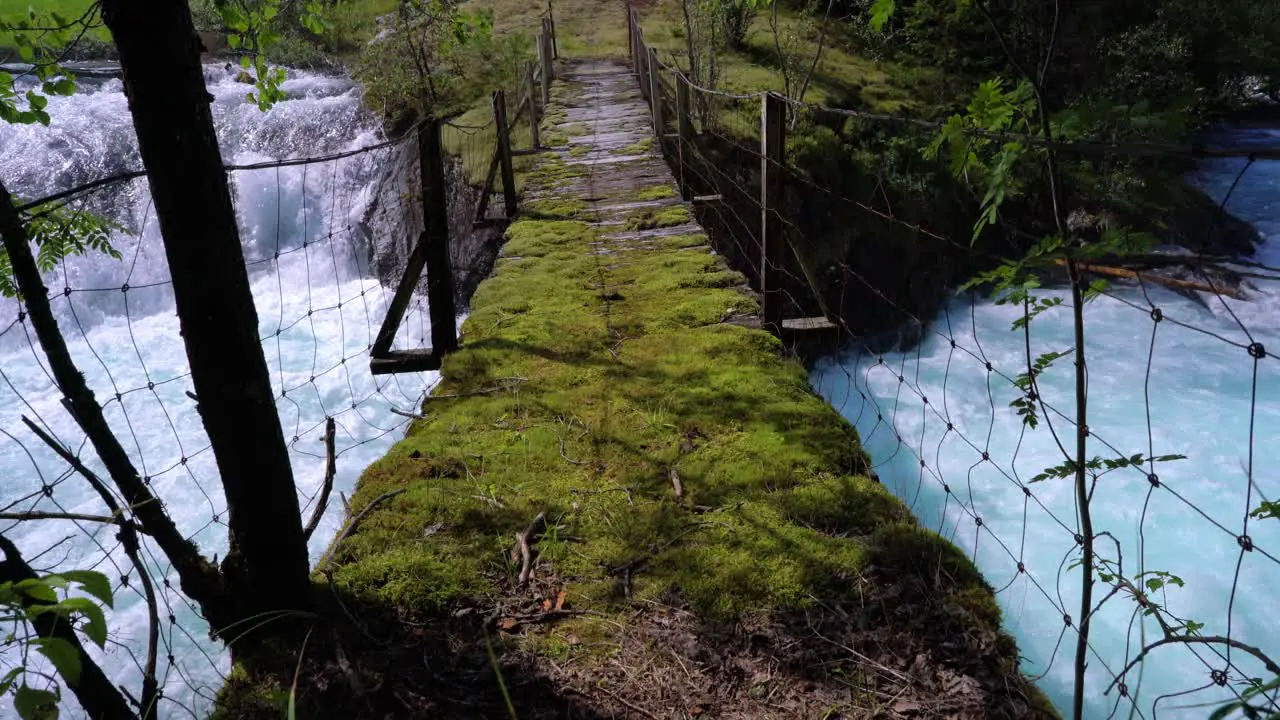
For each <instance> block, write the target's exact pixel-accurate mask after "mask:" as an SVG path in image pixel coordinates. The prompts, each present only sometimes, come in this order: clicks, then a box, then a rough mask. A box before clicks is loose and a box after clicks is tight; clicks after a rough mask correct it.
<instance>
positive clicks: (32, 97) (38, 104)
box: [27, 90, 49, 110]
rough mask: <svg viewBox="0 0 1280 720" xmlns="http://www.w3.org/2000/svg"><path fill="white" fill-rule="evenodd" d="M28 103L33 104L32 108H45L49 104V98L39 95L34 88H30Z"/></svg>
mask: <svg viewBox="0 0 1280 720" xmlns="http://www.w3.org/2000/svg"><path fill="white" fill-rule="evenodd" d="M27 103H28V104H30V105H31V109H32V110H43V109H44V108H45V106H46V105H48V104H49V98H47V97H45V96H43V95H38V94H37V93H36V92H35V91H34V90H28V91H27Z"/></svg>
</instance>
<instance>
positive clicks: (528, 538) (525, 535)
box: [512, 512, 547, 585]
mask: <svg viewBox="0 0 1280 720" xmlns="http://www.w3.org/2000/svg"><path fill="white" fill-rule="evenodd" d="M546 527H547V514H546V513H545V512H540V513H538V516H537V517H535V518H534V519H533V522H531V523H529V527H527V528H525V529H524V532H522V533H518V534H516V547H517V548H518V549H519V551H520V558H521V567H520V578H519V580H518V582H517V583H516V584H517V585H524V584H525V583H527V582H529V574H530V573H532V572H533V550H532V548H530V547H529V545H530V543H532V542H533V536H534V535H537V534H538V533H541V532H542V531H543V530H545V529H546ZM512 554H514V553H512Z"/></svg>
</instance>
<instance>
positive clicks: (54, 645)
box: [31, 637, 81, 685]
mask: <svg viewBox="0 0 1280 720" xmlns="http://www.w3.org/2000/svg"><path fill="white" fill-rule="evenodd" d="M31 643H32V644H33V645H35V646H36V650H37V651H39V653H40V654H41V655H44V656H45V657H47V658H49V662H51V663H53V666H54V667H55V668H57V670H58V674H59V675H61V676H62V679H64V680H66V681H67V684H68V685H77V684H79V682H80V669H81V668H80V653H79V652H77V651H76V648H75V647H74V646H73V645H72V644H71V643H69V642H67V641H66V640H63V639H62V638H58V637H46V638H37V639H35V640H32V641H31Z"/></svg>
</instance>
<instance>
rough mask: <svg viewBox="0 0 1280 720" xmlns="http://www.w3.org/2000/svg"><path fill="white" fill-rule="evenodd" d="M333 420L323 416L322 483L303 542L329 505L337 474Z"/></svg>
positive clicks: (303, 530)
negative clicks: (323, 456) (323, 461)
mask: <svg viewBox="0 0 1280 720" xmlns="http://www.w3.org/2000/svg"><path fill="white" fill-rule="evenodd" d="M333 435H334V422H333V418H331V417H329V418H325V421H324V454H325V458H326V460H325V466H324V485H323V486H322V487H321V488H320V499H319V500H318V501H316V509H315V510H314V511H313V512H312V513H311V519H310V520H308V521H307V525H306V527H304V528H303V529H302V540H303V541H304V542H306V541H308V540H310V539H311V534H312V533H314V532H315V531H316V526H317V525H319V524H320V518H321V517H323V516H324V511H325V510H326V509H328V507H329V493H331V492H333V476H334V475H337V474H338V461H337V458H336V456H335V454H334V452H333V446H334V442H333V440H334V438H333Z"/></svg>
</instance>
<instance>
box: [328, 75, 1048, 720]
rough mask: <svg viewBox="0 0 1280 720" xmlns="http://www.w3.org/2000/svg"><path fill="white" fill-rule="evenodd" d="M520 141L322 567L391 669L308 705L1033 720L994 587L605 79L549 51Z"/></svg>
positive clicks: (635, 103) (349, 673) (629, 83)
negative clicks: (355, 523) (771, 328)
mask: <svg viewBox="0 0 1280 720" xmlns="http://www.w3.org/2000/svg"><path fill="white" fill-rule="evenodd" d="M543 137H544V138H545V140H546V142H547V143H548V144H549V145H552V146H553V150H552V151H550V152H546V153H544V154H542V155H540V156H538V157H537V158H536V162H535V165H534V167H533V169H532V170H531V171H530V172H529V173H528V174H527V175H526V176H525V178H524V185H525V204H524V208H523V213H522V216H521V217H520V218H519V219H518V221H517V222H515V223H514V224H513V225H512V226H511V227H510V229H509V231H508V233H507V240H506V244H505V246H504V248H503V250H502V254H501V257H500V259H499V260H498V262H497V267H496V270H495V272H494V274H493V275H492V277H490V278H489V279H487V280H486V281H485V282H484V283H483V284H481V286H480V287H479V290H478V291H477V293H476V295H475V298H474V301H473V303H472V310H471V315H470V317H469V318H468V319H467V321H466V324H465V326H464V328H463V344H462V348H461V349H460V350H459V351H457V352H456V353H454V354H452V355H451V356H449V357H448V358H447V359H446V361H445V363H444V367H443V370H442V375H443V381H442V383H441V385H440V386H439V387H438V388H437V389H436V392H435V394H434V395H433V396H432V397H431V398H429V399H428V400H427V401H426V403H425V404H424V407H423V408H422V413H423V419H421V420H419V421H416V422H415V423H414V424H413V427H412V429H411V430H410V431H409V433H408V436H407V437H406V438H405V439H404V440H403V441H402V442H400V443H399V444H398V445H396V446H395V448H394V449H393V450H392V451H391V452H390V453H389V454H388V455H387V456H386V457H385V458H383V459H382V460H380V461H379V462H377V463H375V464H374V465H373V466H371V467H370V468H369V469H368V471H367V472H366V473H365V474H364V476H363V478H362V479H361V481H360V484H359V487H358V489H357V492H356V494H355V496H354V497H353V498H352V500H351V507H352V509H353V510H359V509H360V508H363V507H365V506H366V505H368V504H369V503H370V502H372V501H374V500H375V499H376V498H380V497H381V496H384V495H385V494H387V493H389V492H395V491H400V492H399V494H397V495H395V496H394V497H391V498H389V499H386V500H385V501H383V502H380V503H379V504H378V505H377V506H376V507H375V508H373V509H372V511H371V512H369V514H368V515H367V516H365V517H364V518H363V519H362V520H361V522H360V525H359V528H358V530H357V531H356V532H355V533H353V534H352V535H351V536H349V537H348V538H346V539H345V540H344V541H343V543H342V545H341V546H340V547H339V548H337V551H336V554H335V558H334V564H333V565H332V566H331V567H332V570H331V573H330V574H328V575H327V582H328V583H330V584H331V585H330V586H331V588H332V589H333V591H334V592H333V595H334V596H335V597H339V598H342V599H343V603H342V604H343V609H344V611H346V612H348V613H350V614H351V615H352V616H356V617H360V618H362V620H361V622H362V623H366V622H367V623H368V624H369V625H370V626H371V627H370V628H364V627H362V629H361V630H360V632H359V633H357V632H348V633H346V634H345V635H341V634H340V639H339V640H338V641H337V647H338V652H337V656H338V657H340V658H341V657H343V653H342V647H343V645H342V643H343V642H347V643H350V644H351V646H350V647H348V650H347V653H348V655H350V654H353V653H355V652H363V653H365V656H366V657H367V655H368V653H370V652H374V651H372V650H369V649H368V648H369V647H370V646H369V643H370V640H369V639H368V638H373V637H375V636H377V637H379V638H382V637H383V636H384V635H386V634H389V635H392V636H395V637H393V641H394V642H393V641H388V642H392V644H393V645H394V647H395V648H396V649H395V650H394V651H391V650H387V651H385V653H384V654H385V655H387V657H389V658H392V659H390V660H386V661H385V662H383V664H382V665H378V667H381V668H382V670H381V672H382V673H383V674H382V675H381V676H377V677H381V679H380V680H377V681H376V682H375V680H371V679H369V678H370V673H373V671H366V670H365V669H362V666H361V665H360V664H359V663H348V666H350V665H353V664H354V665H355V669H354V670H352V669H351V668H350V667H347V668H342V667H341V666H342V662H337V664H336V665H335V667H339V668H340V670H334V671H333V672H332V674H331V675H332V677H331V682H332V685H333V688H336V689H335V690H331V691H328V693H327V696H328V697H345V696H343V695H341V693H342V692H346V693H348V694H352V693H354V695H353V696H354V697H356V698H357V699H356V700H351V701H345V700H344V701H343V702H342V703H339V704H338V705H329V706H322V705H318V704H312V703H306V704H311V705H312V707H316V708H317V710H318V711H320V712H322V713H325V712H328V713H332V712H334V711H336V709H337V708H338V707H339V705H340V706H341V707H343V708H344V709H345V710H344V711H353V712H355V713H356V714H361V713H362V712H363V711H362V710H361V708H363V707H369V708H373V707H375V706H376V707H378V708H380V709H382V710H386V709H387V708H391V709H392V711H393V712H395V708H396V707H398V706H397V705H396V703H397V702H399V703H402V704H403V707H404V708H406V709H405V710H404V713H405V714H404V716H423V717H507V716H508V714H509V709H508V707H507V700H506V699H505V697H504V696H505V695H507V694H509V695H510V697H511V706H513V708H514V712H515V714H516V716H517V717H519V718H537V717H557V718H559V717H648V718H687V717H717V718H770V717H778V718H782V717H788V718H791V717H813V718H819V717H823V718H833V717H864V716H884V717H898V716H903V717H912V716H914V717H940V716H947V717H972V718H979V717H982V718H986V717H1019V718H1021V717H1035V716H1036V715H1037V713H1038V711H1037V710H1035V709H1034V708H1036V707H1039V700H1037V699H1036V698H1037V696H1036V694H1035V692H1034V690H1033V689H1031V688H1030V686H1029V685H1028V684H1027V683H1026V682H1025V681H1024V680H1023V679H1022V677H1021V675H1020V674H1019V673H1018V671H1017V668H1016V657H1017V654H1016V649H1015V648H1014V646H1013V643H1012V642H1011V641H1010V640H1009V639H1008V638H1007V637H1006V636H1005V635H1003V634H1002V633H1001V631H1000V628H999V611H998V610H997V608H996V605H995V603H994V600H993V597H992V593H991V590H990V588H989V587H987V585H986V584H985V583H984V582H983V581H982V579H981V578H980V577H979V575H978V573H977V572H976V571H975V570H974V568H973V566H972V565H971V564H970V563H969V562H968V561H967V560H966V559H964V557H963V556H962V554H961V553H959V552H958V551H957V550H956V549H955V548H954V547H953V546H951V545H950V544H948V543H947V542H946V541H944V540H941V539H940V538H939V537H938V536H936V535H935V534H933V533H931V532H929V531H927V530H924V529H921V528H920V527H918V526H917V524H916V523H915V521H914V520H913V519H912V517H911V515H910V513H909V512H908V511H907V510H906V508H905V507H904V506H903V505H902V504H901V503H900V502H899V501H898V500H897V499H895V498H894V497H892V496H891V495H890V494H889V493H887V492H886V491H884V490H883V489H882V488H881V487H880V486H879V485H878V484H877V483H876V482H874V481H873V480H870V479H868V478H867V477H866V473H867V458H866V456H865V454H864V453H863V451H862V449H861V447H860V445H859V442H858V438H857V435H856V433H855V431H854V430H853V428H852V427H850V425H849V424H848V423H847V422H846V421H845V420H843V419H842V418H841V417H840V416H839V414H838V413H836V412H835V411H834V410H833V409H832V408H831V407H830V406H828V405H827V404H826V403H825V402H823V401H822V400H821V399H820V398H818V397H817V396H816V395H815V394H814V393H813V392H812V391H811V390H810V388H809V386H808V383H807V379H806V373H805V371H804V368H803V367H802V366H801V365H800V364H799V363H798V362H796V361H794V360H793V359H789V358H787V357H785V356H784V353H783V349H782V346H781V344H780V343H779V342H778V341H777V340H776V339H775V338H773V337H772V336H770V335H769V334H767V333H765V332H762V331H760V330H755V329H751V328H749V327H744V324H750V323H749V322H747V323H744V322H743V321H744V320H746V319H749V318H750V317H751V316H752V315H753V314H754V313H755V312H756V310H757V303H756V300H755V298H754V297H753V296H752V295H751V293H750V292H749V291H748V289H747V288H746V287H745V285H744V279H743V277H742V276H741V275H740V274H739V273H737V272H734V271H733V270H731V269H730V268H728V267H726V266H725V264H724V262H723V260H722V258H721V257H719V256H718V255H716V254H714V253H713V252H712V251H711V249H710V247H709V245H708V241H707V238H706V236H705V235H704V234H703V233H702V231H701V229H700V228H699V226H698V225H697V224H696V223H695V222H693V220H692V219H691V216H690V211H689V208H688V207H687V206H686V205H684V204H683V203H681V202H680V201H679V200H678V197H677V193H676V189H675V186H674V181H673V179H672V177H671V174H670V171H669V169H668V168H667V167H666V165H665V164H664V163H663V160H662V159H661V157H660V155H659V154H658V152H657V150H656V149H655V148H654V147H652V142H651V137H652V130H651V127H650V124H649V116H648V113H647V109H646V107H645V105H644V103H643V102H642V100H641V99H640V96H639V93H638V91H637V86H636V83H635V79H634V77H633V76H632V75H631V74H630V73H629V72H628V70H627V68H625V67H623V66H621V65H614V64H578V65H571V66H566V67H565V68H563V70H562V72H561V80H560V82H558V83H557V85H556V87H555V90H554V102H553V104H552V106H551V107H550V108H549V112H548V113H547V117H546V119H545V122H544V128H543ZM522 580H523V582H522ZM379 610H381V612H380V613H379V612H378V611H379ZM375 616H376V617H381V618H382V620H381V621H380V623H381V624H380V625H377V626H376V627H373V622H372V621H369V620H368V618H370V617H375ZM388 624H389V625H388ZM388 627H391V628H398V629H395V630H388ZM379 633H382V634H379ZM397 633H398V634H397ZM365 636H368V638H365ZM486 639H490V640H491V641H492V647H493V653H494V655H493V657H494V658H495V660H494V661H492V662H491V661H490V655H489V650H488V645H487V641H486ZM351 647H364V648H365V649H364V650H352V649H351ZM373 647H375V648H376V647H379V646H376V645H374V646H373ZM406 648H408V649H406ZM375 665H376V663H375ZM384 666H385V667H384ZM495 668H498V672H495ZM353 673H354V675H353ZM374 675H375V676H376V673H374ZM500 681H501V682H500ZM375 685H376V690H375V689H372V688H374V687H375ZM388 688H390V689H388ZM335 692H336V693H338V695H334V693H335ZM360 693H365V694H366V695H368V694H369V693H381V695H377V697H378V698H380V699H379V700H378V701H377V702H373V701H365V702H364V703H363V704H362V703H361V701H360V700H359V694H360ZM388 693H390V695H388ZM325 696H326V693H325V692H320V691H317V692H316V693H313V694H312V696H311V697H313V701H314V702H315V703H318V702H319V700H318V698H322V697H325ZM388 698H390V699H388ZM305 702H306V701H305V700H304V703H305ZM415 708H416V709H415ZM326 716H327V715H326Z"/></svg>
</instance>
